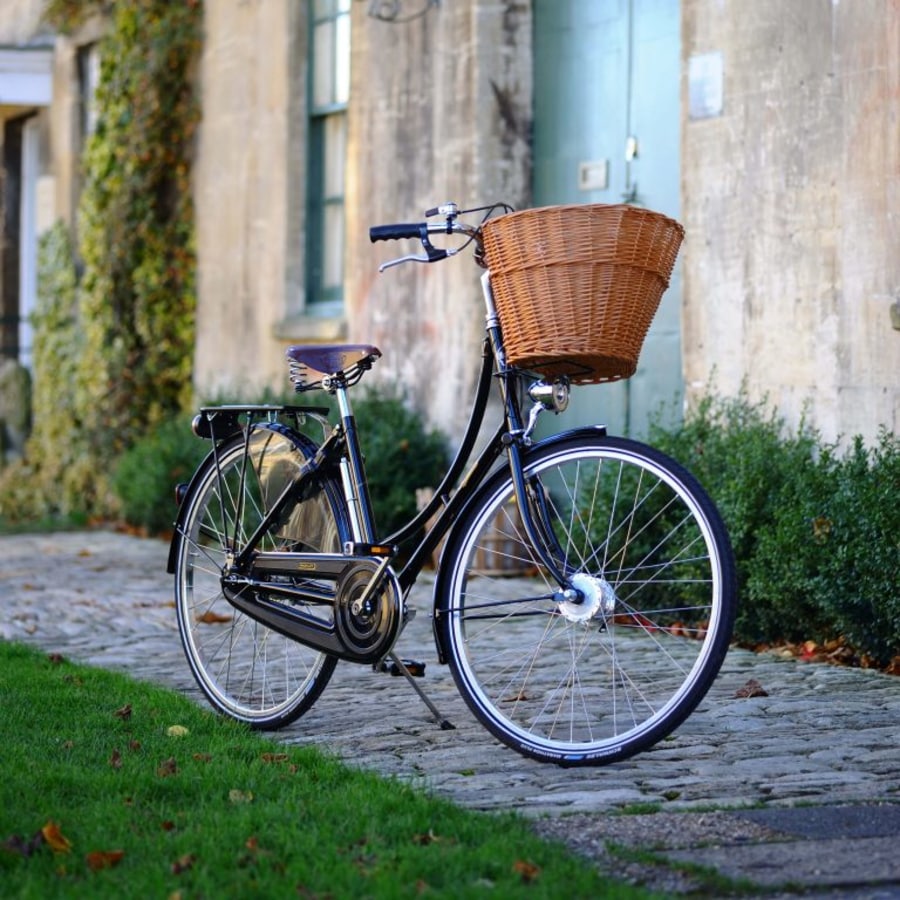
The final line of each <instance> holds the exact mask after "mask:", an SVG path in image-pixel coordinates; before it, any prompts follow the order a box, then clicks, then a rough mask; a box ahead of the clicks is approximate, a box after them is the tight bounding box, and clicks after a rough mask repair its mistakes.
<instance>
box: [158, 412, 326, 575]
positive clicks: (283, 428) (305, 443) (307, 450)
mask: <svg viewBox="0 0 900 900" xmlns="http://www.w3.org/2000/svg"><path fill="white" fill-rule="evenodd" d="M252 428H253V430H254V431H259V430H266V431H274V432H277V433H278V434H281V435H283V436H284V437H286V438H288V440H290V441H291V443H292V444H293V445H294V446H295V447H296V448H297V450H298V451H299V452H300V453H302V454H303V456H304V457H305V458H306V459H311V458H312V457H313V456H315V454H316V451H317V450H318V449H319V445H318V444H316V442H315V441H314V440H312V438H309V437H307V436H306V435H305V434H300V432H298V431H294V429H293V428H288V426H287V425H282V424H281V423H280V422H262V423H259V424H256V425H253V426H252ZM236 440H240V441H242V442H243V441H245V440H246V434H245V432H244V431H239V432H236V433H235V434H233V435H231V436H230V437H228V438H226V439H224V440H222V441H221V442H220V443H219V444H218V445H217V446H216V447H214V448H213V449H212V450H210V451H209V453H208V454H207V455H206V457H205V458H204V459H203V462H201V463H200V465H199V466H197V469H196V471H195V472H194V474H193V476H191V480H190V482H189V483H188V485H187V488H186V490H184V491H179V492H178V494H179V496H180V502H179V506H178V515H177V516H176V518H175V523H174V525H173V528H174V531H173V534H172V540H171V542H170V543H169V557H168V561H167V563H166V571H167V572H168V573H169V574H170V575H174V574H175V559H176V557H177V555H178V544H179V542H180V540H181V535H182V532H183V530H184V519H185V516H186V515H187V508H188V506H189V505H190V504H189V503H188V502H187V501H188V500H189V499H190V497H191V496H192V495H193V493H194V491H195V490H196V486H197V482H198V481H199V480H200V479H201V477H203V476H204V475H205V474H206V470H207V468H208V467H210V466H214V465H215V458H216V456H217V455H218V454H219V453H221V449H220V448H223V447H225V446H226V445H227V444H228V443H230V442H233V441H236Z"/></svg>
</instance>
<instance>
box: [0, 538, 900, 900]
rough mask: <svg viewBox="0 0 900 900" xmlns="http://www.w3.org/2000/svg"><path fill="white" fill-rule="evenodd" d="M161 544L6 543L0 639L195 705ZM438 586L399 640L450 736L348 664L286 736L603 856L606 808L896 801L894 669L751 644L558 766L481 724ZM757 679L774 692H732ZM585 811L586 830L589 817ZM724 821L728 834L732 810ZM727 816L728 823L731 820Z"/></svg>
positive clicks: (829, 882) (899, 879) (768, 880)
mask: <svg viewBox="0 0 900 900" xmlns="http://www.w3.org/2000/svg"><path fill="white" fill-rule="evenodd" d="M167 550H168V548H167V545H166V544H164V543H162V542H160V541H154V540H141V539H138V538H134V537H130V536H127V535H122V534H116V533H112V532H94V531H92V532H82V533H73V534H49V535H21V536H13V537H3V538H0V559H2V569H0V591H2V597H3V601H2V608H3V616H2V619H0V639H6V640H16V641H23V642H26V643H30V644H33V645H37V646H39V647H41V648H43V649H44V650H46V651H47V652H56V653H61V654H63V655H65V656H67V657H69V658H71V659H74V660H78V661H81V662H85V663H88V664H91V665H96V666H102V667H105V668H109V669H117V670H120V671H123V672H126V673H128V674H129V675H131V676H133V677H136V678H140V679H146V680H151V681H154V682H157V683H160V684H164V685H167V686H170V687H172V688H175V689H177V690H180V691H183V692H186V693H187V694H189V695H190V696H192V697H195V698H197V699H198V700H199V699H200V695H199V693H198V691H197V689H196V687H195V685H194V682H193V679H192V677H191V675H190V671H189V669H188V666H187V662H186V661H185V659H184V655H183V652H182V649H181V645H180V641H179V638H178V632H177V627H176V622H175V610H174V607H173V602H172V583H171V578H170V577H169V576H168V575H167V574H166V571H165V565H166V554H167ZM429 588H430V579H428V578H425V579H424V581H423V583H422V584H421V585H420V586H418V587H417V588H416V589H415V591H414V595H413V601H414V603H413V605H415V606H416V607H417V608H418V612H419V615H418V617H417V618H416V619H415V620H414V621H413V622H412V624H411V625H410V626H409V628H408V629H407V630H406V632H404V634H403V635H402V636H401V639H400V642H399V644H398V648H397V649H398V652H399V653H400V654H401V655H403V656H410V657H413V658H417V659H422V660H424V661H425V662H426V663H427V667H428V668H427V675H426V678H425V679H424V680H423V682H422V684H423V687H424V688H425V689H426V690H427V692H428V694H429V696H430V697H431V698H432V700H433V701H434V702H435V703H436V704H437V706H438V707H439V709H440V710H441V712H442V714H443V715H444V716H445V717H446V718H448V719H449V720H450V721H452V722H453V723H454V725H455V726H456V729H455V730H453V731H442V730H441V729H440V728H438V727H437V725H436V724H435V723H434V721H433V720H432V718H431V717H430V714H429V713H428V710H427V709H426V707H425V706H424V705H423V704H422V703H421V702H420V701H419V699H418V698H417V697H416V696H415V694H414V693H413V692H412V691H411V690H410V688H409V686H408V685H407V684H406V683H405V681H404V680H403V679H402V678H393V677H390V676H387V675H383V674H376V673H374V672H372V671H371V670H369V669H366V668H363V667H356V666H352V665H349V664H341V665H339V666H338V669H337V671H336V673H335V676H334V678H333V679H332V681H331V683H330V684H329V686H328V687H327V688H326V690H325V692H324V694H323V695H322V697H321V698H320V699H319V700H318V702H317V703H316V705H315V706H314V707H313V709H312V710H310V712H308V713H307V714H306V716H304V717H303V718H301V719H300V720H299V721H298V722H297V723H295V724H294V725H292V726H290V727H288V728H286V729H284V730H283V731H281V732H279V733H278V738H279V739H280V740H282V741H284V742H285V743H286V744H314V745H316V746H318V747H320V748H322V749H324V750H327V751H331V752H333V753H335V754H337V755H339V756H340V757H341V758H342V759H344V760H345V761H346V762H347V763H349V764H351V765H357V766H361V767H363V768H367V769H372V770H375V771H377V772H379V773H380V774H382V775H385V776H388V777H397V778H401V779H405V780H409V781H411V782H413V783H415V784H417V785H419V786H422V787H424V788H426V789H428V790H430V791H433V792H434V793H435V794H439V795H442V796H446V797H448V798H450V799H452V800H454V801H455V802H457V803H460V804H462V805H465V806H470V807H473V808H477V809H486V810H497V809H514V810H518V811H520V812H521V813H522V814H524V815H526V816H531V817H533V818H535V819H536V820H543V822H544V825H543V826H541V825H540V823H539V826H538V827H545V828H546V829H547V830H548V833H550V832H553V833H554V834H556V833H558V831H559V829H562V833H563V835H562V836H563V838H564V839H566V840H568V841H569V842H570V843H571V844H572V846H575V847H577V848H579V849H580V850H581V852H588V853H589V854H590V855H592V856H593V857H594V858H596V859H598V860H601V858H602V857H603V856H604V853H605V851H603V850H602V847H603V846H604V843H603V840H602V839H601V838H602V835H603V834H604V831H603V829H604V827H605V825H604V823H606V822H608V821H610V820H611V817H610V816H608V815H602V814H609V813H616V812H619V811H621V810H622V809H623V808H632V809H633V808H634V807H635V806H639V807H644V806H645V805H652V806H653V807H654V808H658V809H660V810H661V812H662V814H663V818H660V815H659V814H657V815H654V816H629V817H627V818H628V819H632V820H637V819H641V820H647V821H646V822H645V823H644V824H645V831H644V834H645V843H646V840H647V839H649V838H648V837H647V836H648V835H651V834H653V833H654V829H655V828H661V827H662V826H663V824H664V820H665V819H666V816H665V814H666V813H680V812H684V811H691V810H693V811H697V810H708V809H711V808H714V809H716V810H720V811H722V810H725V811H727V810H738V811H739V810H741V809H744V808H747V807H749V806H754V805H763V806H770V807H790V806H794V805H796V804H835V803H842V804H846V803H852V804H876V803H885V802H891V801H893V802H897V803H900V752H898V750H897V735H898V722H900V679H898V678H894V677H890V676H886V675H882V674H880V673H877V672H864V671H859V670H852V669H841V668H832V667H827V666H824V665H822V664H809V663H804V662H800V661H797V660H793V659H784V658H780V657H778V656H776V655H771V654H769V655H766V654H763V655H757V654H753V653H750V652H746V651H741V650H732V651H731V652H730V653H729V656H728V658H727V659H726V662H725V665H724V667H723V670H722V673H721V675H720V677H719V679H718V680H717V682H716V683H715V685H714V686H713V688H712V690H711V691H710V693H709V695H708V696H707V698H706V699H705V700H704V702H703V703H702V704H701V706H700V708H699V709H698V710H697V711H696V712H695V713H694V714H693V715H692V716H691V717H690V718H689V719H688V721H687V722H686V723H684V725H682V727H681V728H680V729H679V730H678V731H677V732H676V733H675V734H674V735H673V736H671V737H670V738H669V739H667V740H665V741H662V742H661V743H660V744H659V745H658V746H657V747H656V748H654V749H652V750H650V751H648V752H646V753H644V754H641V755H640V756H637V757H635V758H633V759H631V760H628V761H625V762H622V763H617V764H614V765H611V766H608V767H605V768H600V769H586V770H578V769H568V770H562V769H559V768H556V767H554V766H547V765H542V764H540V763H537V762H533V761H530V760H526V759H524V758H522V757H520V756H518V755H517V754H515V753H514V752H512V751H511V750H507V749H506V748H504V747H502V746H501V745H499V744H498V743H497V742H496V741H495V740H494V739H493V738H492V737H491V736H490V735H489V734H488V733H487V731H485V730H484V729H483V728H482V727H481V726H480V725H479V724H478V723H477V722H476V721H475V720H474V718H473V717H472V716H471V715H470V713H469V712H468V709H467V708H466V707H465V705H464V704H463V702H462V700H461V699H460V697H459V696H458V695H457V693H456V690H455V687H454V685H453V681H452V678H451V676H450V674H449V672H448V671H447V670H446V668H445V667H442V666H440V665H439V664H438V663H437V660H436V656H435V652H434V647H433V643H432V639H431V630H430V621H429V618H428V608H429V600H430V592H429ZM750 678H753V679H755V680H756V681H758V682H759V683H760V684H761V685H762V686H763V687H764V688H765V690H766V691H767V692H768V696H766V697H752V698H744V699H736V698H735V694H736V692H737V691H738V690H739V689H740V688H741V687H742V686H743V685H744V684H746V682H747V681H748V680H749V679H750ZM717 815H719V816H722V815H723V814H722V813H721V812H720V813H718V814H717ZM585 816H587V817H588V819H589V820H590V821H591V822H592V823H593V825H591V826H588V825H587V824H584V823H585V822H586V821H587V820H586V819H585V818H584V817H585ZM700 818H701V816H700V815H699V814H698V815H694V816H692V817H687V818H686V817H684V816H680V817H679V821H680V822H681V823H682V824H683V823H684V822H686V821H687V820H692V821H697V820H699V819H700ZM650 820H654V821H655V823H656V825H655V826H653V825H651V823H650ZM620 821H621V818H620ZM717 821H719V822H720V825H719V828H720V833H721V834H722V838H723V839H725V838H726V837H727V827H726V826H725V825H723V824H721V822H722V821H725V820H721V819H717ZM730 821H731V823H732V825H731V827H732V830H734V829H735V828H736V827H737V825H736V823H737V822H738V819H737V818H736V817H735V816H732V817H731V818H730ZM566 822H569V823H570V826H569V828H568V831H567V829H566V824H565V823H566ZM576 823H578V824H577V825H576ZM633 824H634V823H633V822H632V825H633ZM554 828H555V829H556V831H554ZM723 829H724V831H723ZM678 830H679V831H683V830H684V828H683V827H682V825H680V826H679V828H678ZM591 835H592V837H591V838H590V840H588V836H591ZM597 835H600V836H599V837H598V836H597ZM769 837H771V835H769ZM619 839H620V840H621V834H620V835H619ZM704 840H705V839H704ZM579 845H580V847H579ZM591 847H592V848H593V849H590V848H591ZM586 848H587V849H586ZM598 848H601V849H598ZM697 852H698V853H699V850H698V851H697ZM879 852H880V850H879ZM683 853H687V851H683ZM688 855H689V854H688ZM726 855H727V854H726ZM679 858H680V857H679ZM685 858H687V857H685ZM703 858H704V859H707V860H712V862H710V864H711V865H715V864H716V863H715V859H718V857H716V856H715V854H713V853H711V852H710V853H705V855H704V857H703ZM842 858H843V857H842ZM754 859H755V858H754ZM757 863H758V860H757V861H756V862H754V865H756V864H757ZM894 865H895V870H894V871H892V872H889V873H888V878H887V881H885V879H884V878H882V879H881V880H880V881H879V884H881V885H882V889H883V888H884V885H885V884H889V885H895V884H900V870H898V869H896V863H895V864H894ZM729 871H730V870H729ZM835 878H836V876H835V874H834V871H833V867H830V868H828V877H827V879H826V881H825V882H823V886H824V887H828V888H829V889H830V888H832V887H833V886H834V885H835V884H837V883H838V881H835ZM636 880H640V879H636ZM682 880H683V879H682ZM763 882H764V883H765V885H772V884H776V883H777V878H775V877H774V876H773V874H772V872H771V871H768V870H767V871H766V874H765V878H764V879H761V881H760V883H763ZM650 883H652V884H657V882H654V881H653V880H652V879H651V881H650ZM813 883H814V882H813ZM686 884H687V887H686V888H685V887H684V886H683V885H681V884H678V885H675V884H669V885H668V886H667V887H668V889H671V890H673V891H678V890H682V889H690V879H688V881H687V882H686ZM657 886H658V884H657ZM890 890H893V888H890ZM898 890H900V888H898ZM891 895H892V894H891V893H888V894H878V896H891ZM872 896H875V894H873V895H872Z"/></svg>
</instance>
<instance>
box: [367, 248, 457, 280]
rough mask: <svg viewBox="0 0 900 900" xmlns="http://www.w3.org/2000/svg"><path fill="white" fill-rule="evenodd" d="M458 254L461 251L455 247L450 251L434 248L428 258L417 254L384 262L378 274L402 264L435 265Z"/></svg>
mask: <svg viewBox="0 0 900 900" xmlns="http://www.w3.org/2000/svg"><path fill="white" fill-rule="evenodd" d="M458 252H459V251H458V250H457V249H456V248H454V247H450V248H448V249H446V250H437V249H435V248H434V247H432V249H431V252H429V253H428V255H427V256H426V255H418V254H415V253H411V254H409V256H400V257H398V258H397V259H389V260H388V261H387V262H383V263H382V264H381V265H380V266H379V267H378V272H379V274H380V273H381V272H384V271H385V270H386V269H390V268H391V267H393V266H399V265H401V264H402V263H408V262H416V263H433V262H438V261H439V260H442V259H446V258H447V257H448V256H456V254H457V253H458Z"/></svg>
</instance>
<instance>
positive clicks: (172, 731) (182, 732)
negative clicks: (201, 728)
mask: <svg viewBox="0 0 900 900" xmlns="http://www.w3.org/2000/svg"><path fill="white" fill-rule="evenodd" d="M166 734H167V735H168V736H169V737H185V736H186V735H188V734H190V731H188V730H187V728H185V727H184V725H170V726H169V727H168V728H167V729H166Z"/></svg>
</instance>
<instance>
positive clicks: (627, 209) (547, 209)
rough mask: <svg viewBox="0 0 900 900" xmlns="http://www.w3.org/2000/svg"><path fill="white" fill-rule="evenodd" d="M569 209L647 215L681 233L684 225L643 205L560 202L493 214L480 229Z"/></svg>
mask: <svg viewBox="0 0 900 900" xmlns="http://www.w3.org/2000/svg"><path fill="white" fill-rule="evenodd" d="M570 210H577V211H579V212H592V211H600V210H607V211H609V212H614V211H615V212H622V213H625V214H626V215H637V216H647V217H651V218H654V219H660V220H663V221H665V222H666V223H668V224H670V225H674V226H675V227H676V228H677V229H678V230H679V231H680V232H681V233H682V235H683V234H684V226H683V225H682V224H681V222H679V221H678V220H677V219H673V218H672V217H671V216H667V215H666V214H665V213H661V212H657V211H656V210H653V209H647V208H646V207H644V206H633V205H632V204H630V203H562V204H556V205H550V206H532V207H529V208H528V209H519V210H516V211H515V212H511V213H505V214H504V215H502V216H494V217H493V218H491V219H488V220H487V221H486V222H485V223H484V225H482V229H490V228H491V227H492V226H494V225H496V224H498V223H500V222H508V221H510V220H511V219H515V218H525V217H527V216H536V215H542V214H546V213H551V212H568V211H570Z"/></svg>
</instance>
